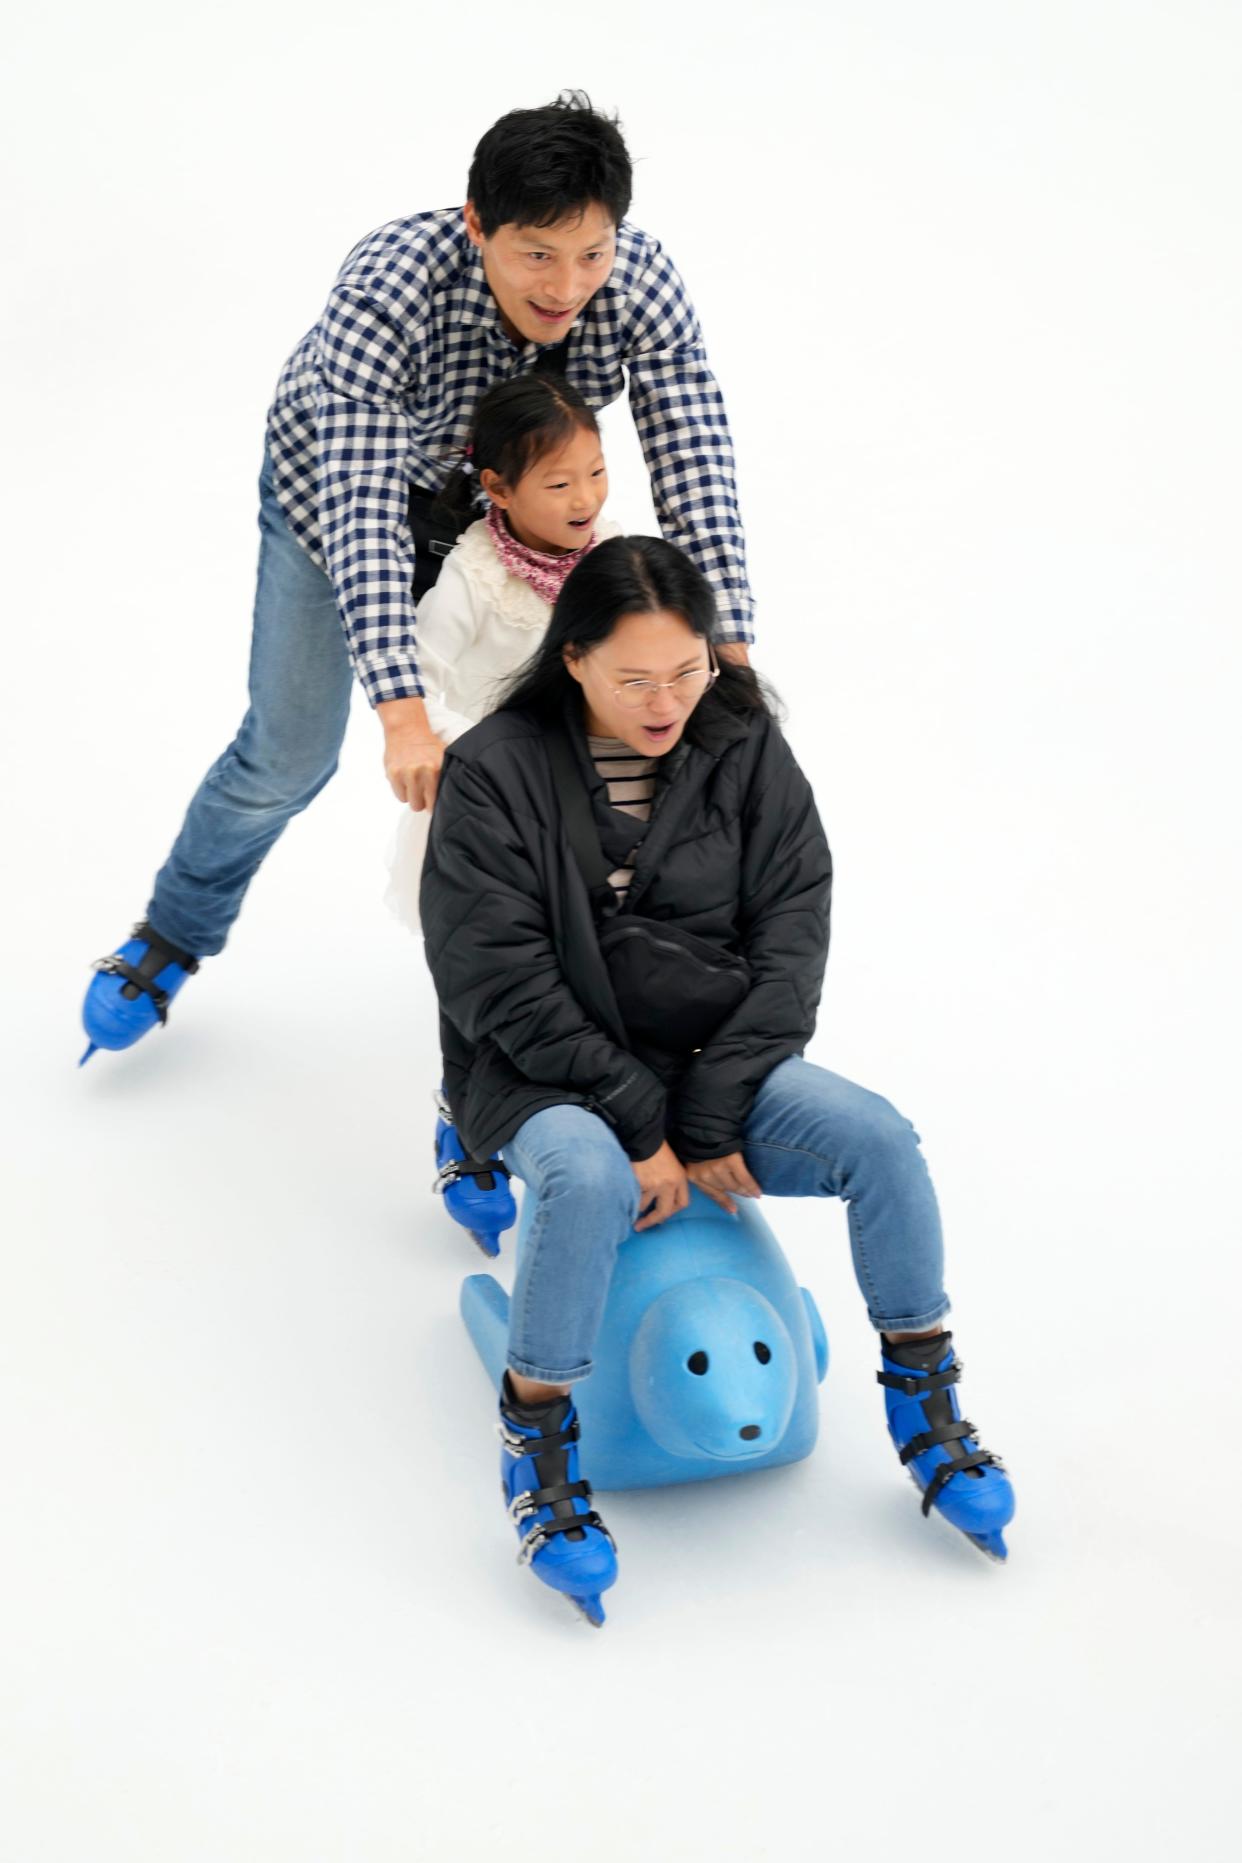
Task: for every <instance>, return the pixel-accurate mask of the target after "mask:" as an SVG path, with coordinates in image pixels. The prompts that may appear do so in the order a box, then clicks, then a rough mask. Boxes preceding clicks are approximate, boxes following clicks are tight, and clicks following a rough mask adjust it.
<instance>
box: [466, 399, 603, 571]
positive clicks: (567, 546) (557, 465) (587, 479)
mask: <svg viewBox="0 0 1242 1863" xmlns="http://www.w3.org/2000/svg"><path fill="white" fill-rule="evenodd" d="M479 478H480V481H481V483H482V486H483V490H484V491H485V492H486V493H487V495H488V497H489V498H490V499H491V501H492V503H493V504H495V505H499V506H500V508H501V510H502V511H503V512H504V514H505V517H506V518H507V519H508V522H509V529H510V530H511V531H512V532H513V535H514V536H515V537H516V538H517V540H518V542H519V543H524V544H525V545H526V548H527V549H528V550H542V551H543V552H544V553H545V554H546V555H548V556H562V555H564V553H565V552H566V551H567V550H580V549H581V548H582V546H583V544H585V543H587V542H588V541H589V540H590V536H591V532H592V531H593V530H594V529H595V520H596V518H597V517H598V516H599V513H600V510H601V508H602V506H603V503H604V500H605V498H607V496H608V468H607V467H606V466H605V464H604V455H603V452H602V451H601V449H600V444H599V435H598V434H597V433H592V432H591V430H590V428H588V427H575V428H574V431H573V434H572V435H571V437H570V438H569V439H568V440H567V441H566V442H565V444H564V446H561V447H558V448H557V449H556V451H555V452H554V453H545V454H544V455H543V456H542V458H540V459H537V460H536V461H535V463H534V465H533V466H531V467H530V468H529V469H528V470H527V471H526V472H524V473H523V474H522V476H521V478H520V479H519V480H518V482H517V484H516V485H515V486H509V485H506V484H505V482H504V480H503V479H502V478H501V477H500V476H499V474H498V473H495V472H490V471H488V472H482V473H480V474H479Z"/></svg>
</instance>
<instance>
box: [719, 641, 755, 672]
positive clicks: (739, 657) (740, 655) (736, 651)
mask: <svg viewBox="0 0 1242 1863" xmlns="http://www.w3.org/2000/svg"><path fill="white" fill-rule="evenodd" d="M716 652H717V654H718V655H719V657H720V658H721V659H722V660H732V662H733V664H734V666H749V665H750V648H749V647H748V646H747V645H746V642H745V641H744V640H722V641H721V642H720V644H719V646H718V647H717V648H716Z"/></svg>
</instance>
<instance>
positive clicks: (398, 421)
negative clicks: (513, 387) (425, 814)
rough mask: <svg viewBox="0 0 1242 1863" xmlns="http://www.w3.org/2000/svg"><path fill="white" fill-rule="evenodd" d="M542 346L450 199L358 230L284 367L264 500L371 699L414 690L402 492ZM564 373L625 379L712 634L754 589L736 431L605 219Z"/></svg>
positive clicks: (421, 478) (612, 394)
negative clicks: (595, 282)
mask: <svg viewBox="0 0 1242 1863" xmlns="http://www.w3.org/2000/svg"><path fill="white" fill-rule="evenodd" d="M539 354H540V347H539V346H538V345H537V344H534V343H526V344H521V343H515V342H514V341H513V340H512V339H511V338H510V337H509V336H508V335H507V334H506V332H505V330H504V328H503V326H502V324H501V322H500V313H499V310H498V308H497V305H496V300H495V298H494V297H493V296H492V293H491V290H490V289H489V287H488V284H487V280H486V278H485V277H484V275H483V261H482V258H481V256H480V254H479V251H478V249H477V248H476V247H475V246H473V245H471V243H470V241H469V240H468V239H467V237H466V231H465V227H464V225H463V224H462V213H461V209H460V208H459V207H454V208H446V209H443V210H440V211H438V212H435V213H420V214H413V215H411V217H410V218H409V219H406V220H394V221H392V222H391V223H390V224H389V225H387V226H382V227H380V228H379V229H378V230H377V231H376V232H374V233H371V234H369V235H368V236H367V238H366V239H364V240H363V241H362V242H361V243H360V244H359V245H357V246H355V248H354V250H353V251H352V252H351V253H350V255H349V257H348V258H347V259H346V261H345V264H344V265H343V266H342V268H341V272H340V275H339V277H338V278H337V281H336V284H335V285H334V286H333V289H332V294H331V296H330V297H329V299H328V303H327V307H326V309H325V310H324V313H323V316H322V317H321V318H320V320H319V322H318V323H317V324H316V325H315V327H314V329H313V330H311V331H309V332H308V334H307V335H306V336H305V337H304V338H303V340H302V342H301V343H299V345H298V347H297V349H296V350H295V351H294V352H293V355H292V356H291V357H290V358H289V360H288V362H287V363H286V364H285V367H284V369H283V371H282V373H281V377H280V380H279V382H278V383H277V386H276V396H275V400H274V401H273V403H272V406H271V409H270V411H269V413H268V446H269V450H270V452H271V456H272V463H273V467H274V471H275V485H276V496H277V498H278V499H279V501H280V506H281V509H282V510H283V512H284V514H285V517H286V518H287V520H288V523H289V526H290V528H291V529H292V531H293V532H294V534H295V536H296V537H297V538H298V539H299V541H300V542H301V544H302V546H303V548H304V549H305V550H306V551H307V552H308V554H309V555H310V556H311V558H312V559H313V560H314V561H315V562H316V563H318V564H319V566H320V567H321V568H323V569H326V570H327V572H328V575H329V576H330V577H331V579H332V584H333V588H334V589H335V591H336V599H337V605H338V607H339V609H340V612H341V618H342V621H343V622H344V626H345V634H346V638H347V641H348V644H349V650H350V654H351V657H352V659H353V663H354V667H355V670H356V671H357V674H358V678H359V679H360V680H361V682H362V685H363V687H364V688H365V690H366V693H367V696H368V698H369V699H370V701H371V703H372V704H373V705H374V704H377V703H380V702H382V701H384V700H387V699H405V698H413V697H419V696H421V695H422V693H423V685H422V681H421V679H420V678H419V672H418V651H417V645H416V639H415V626H414V602H413V596H412V594H411V585H412V580H413V573H414V540H413V537H412V536H411V533H410V528H409V521H408V516H407V494H408V490H409V487H410V486H412V485H413V486H416V487H419V488H421V489H423V490H427V491H430V490H434V489H436V488H437V487H439V486H440V485H441V484H443V482H444V480H445V479H446V478H447V476H448V473H449V470H450V467H451V459H450V455H451V454H452V452H453V450H454V449H460V448H461V447H462V446H464V445H465V442H466V437H467V433H468V429H469V424H470V417H471V415H472V413H473V411H474V408H475V405H476V403H477V402H478V400H479V397H480V396H481V395H482V394H483V393H484V391H485V390H486V389H488V388H490V387H491V386H492V384H493V383H495V382H498V381H502V380H504V379H505V378H506V377H508V376H511V375H520V374H521V373H522V372H523V371H524V370H526V369H529V368H531V367H532V366H533V364H534V363H535V361H536V360H537V358H538V356H539ZM564 367H565V373H566V374H567V376H568V377H569V379H570V381H571V382H572V383H573V384H574V386H575V387H576V388H577V390H578V392H579V393H580V394H581V395H582V396H583V397H584V399H585V400H586V401H587V402H589V403H590V405H591V406H592V407H595V408H601V407H606V406H607V405H608V403H609V402H611V401H615V400H616V399H617V398H618V396H619V395H620V394H621V393H622V391H623V389H624V387H625V376H624V374H623V372H622V371H623V368H624V369H628V370H629V378H630V381H629V388H630V407H631V410H632V412H633V415H634V424H635V426H636V428H637V430H638V436H639V439H640V441H641V442H642V448H643V454H644V457H645V458H646V461H647V469H648V471H649V473H650V474H651V488H652V496H653V499H654V502H655V507H656V511H657V513H658V516H659V520H660V527H661V529H662V531H663V533H664V535H665V536H666V537H667V538H668V539H669V540H670V541H671V542H673V543H676V544H679V545H680V546H681V547H682V548H683V549H684V550H686V551H687V552H688V554H689V555H690V556H691V557H692V558H693V559H694V561H695V562H696V563H697V564H698V566H699V568H700V569H701V570H702V571H703V573H704V574H705V575H706V576H707V578H708V580H709V581H710V583H711V584H712V587H713V588H714V590H715V592H716V599H717V602H718V604H719V608H720V622H721V626H720V631H721V637H722V638H723V639H725V640H742V641H749V640H750V639H751V638H752V635H751V606H752V605H751V596H750V588H749V584H748V582H747V579H746V553H745V543H744V540H743V536H742V525H741V519H740V518H739V516H738V508H737V493H736V490H735V486H734V473H733V442H732V440H731V439H730V436H729V425H728V421H727V419H726V417H725V410H724V403H723V402H722V400H721V398H720V390H719V388H718V387H717V386H716V382H715V378H714V377H713V375H712V372H711V370H710V368H709V367H708V365H707V357H706V355H705V354H704V349H703V338H702V335H701V333H700V331H699V325H698V319H697V318H696V316H695V314H694V308H693V306H692V305H691V303H690V301H689V299H688V298H687V296H686V290H685V286H684V285H683V284H682V282H681V279H680V278H679V277H678V275H677V272H676V270H675V268H674V267H673V265H672V264H671V263H670V261H669V259H668V257H667V255H666V254H665V253H664V252H663V251H662V249H661V247H660V245H659V243H658V241H656V240H654V239H652V238H650V237H649V235H648V234H646V233H642V232H640V231H639V229H638V228H637V227H634V226H631V225H630V224H629V222H628V221H624V220H623V221H622V222H621V224H620V226H619V227H618V228H617V256H616V263H615V264H614V266H613V269H612V274H611V276H610V277H609V279H608V282H607V284H605V285H602V286H601V287H600V289H599V290H598V291H597V292H596V293H595V295H594V297H592V298H591V299H590V301H589V302H588V303H587V304H586V305H585V306H584V307H583V309H582V310H581V311H580V312H579V314H578V316H577V318H576V319H575V321H574V324H573V326H572V328H571V330H570V333H569V338H568V343H567V347H566V350H565V364H564Z"/></svg>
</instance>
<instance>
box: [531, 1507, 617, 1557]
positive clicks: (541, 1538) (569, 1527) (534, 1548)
mask: <svg viewBox="0 0 1242 1863" xmlns="http://www.w3.org/2000/svg"><path fill="white" fill-rule="evenodd" d="M582 1527H594V1528H595V1529H596V1531H597V1532H598V1533H602V1534H603V1536H604V1538H605V1539H606V1540H607V1541H608V1544H609V1545H610V1546H611V1547H612V1550H613V1551H614V1552H616V1550H617V1542H616V1540H614V1539H613V1537H612V1534H611V1533H610V1532H609V1531H608V1529H607V1527H606V1526H605V1525H604V1523H603V1521H602V1520H601V1519H600V1517H599V1515H598V1514H597V1513H596V1511H595V1509H594V1508H593V1507H592V1508H591V1509H590V1510H589V1511H588V1512H587V1513H585V1514H566V1516H565V1518H564V1519H563V1520H539V1521H536V1523H535V1525H534V1526H533V1527H532V1528H531V1530H530V1532H529V1533H528V1534H527V1535H526V1536H525V1538H524V1539H523V1541H522V1544H521V1545H520V1546H519V1547H518V1555H517V1562H518V1564H519V1565H529V1564H530V1562H531V1560H532V1559H533V1558H534V1556H535V1554H536V1553H537V1552H540V1551H541V1550H542V1549H543V1547H545V1546H546V1545H547V1543H548V1541H549V1540H550V1539H551V1538H552V1536H553V1534H554V1533H573V1532H576V1531H577V1530H578V1529H579V1528H582Z"/></svg>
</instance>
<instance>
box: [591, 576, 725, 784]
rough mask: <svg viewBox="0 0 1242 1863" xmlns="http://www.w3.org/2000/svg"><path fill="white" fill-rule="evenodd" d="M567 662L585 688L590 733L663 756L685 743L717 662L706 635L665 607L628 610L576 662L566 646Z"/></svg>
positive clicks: (646, 753)
mask: <svg viewBox="0 0 1242 1863" xmlns="http://www.w3.org/2000/svg"><path fill="white" fill-rule="evenodd" d="M564 660H565V665H566V667H567V669H568V671H569V672H570V673H571V674H572V675H573V677H574V678H575V679H576V680H577V681H578V684H579V685H580V686H581V687H582V697H583V700H584V702H585V706H586V727H587V730H588V731H589V732H591V733H592V734H593V735H594V736H596V737H616V738H620V740H621V742H622V743H623V744H628V745H629V746H630V748H631V750H636V751H638V752H639V753H640V754H641V755H642V756H644V757H662V756H664V755H665V753H666V752H667V751H670V750H671V749H672V748H673V746H674V744H676V743H678V742H679V741H680V738H681V734H682V732H683V731H684V730H685V728H686V720H687V718H688V717H689V716H690V714H691V712H692V711H693V710H694V708H695V706H696V705H697V704H698V702H699V700H700V699H701V698H702V696H703V694H704V693H705V692H706V691H707V689H708V687H709V686H710V684H711V673H712V671H713V668H714V664H715V663H714V660H713V658H712V654H711V649H710V648H709V646H708V644H707V642H706V641H705V640H704V638H703V636H702V635H701V634H696V633H695V631H694V629H693V628H692V627H690V626H688V625H687V623H686V622H685V621H683V620H682V618H681V616H680V615H675V614H672V613H670V612H669V611H668V610H667V609H663V608H662V609H658V610H657V611H656V612H655V613H654V614H639V615H623V616H622V617H621V619H620V620H619V621H618V622H617V625H616V626H615V627H614V628H613V630H612V633H611V634H610V635H609V636H608V638H607V640H602V641H601V642H600V643H599V645H598V646H597V647H592V648H591V649H590V651H589V652H588V653H584V654H582V655H581V656H580V657H579V658H577V659H575V658H574V657H573V655H572V652H571V650H570V649H569V648H566V650H565V654H564ZM672 681H676V682H677V683H676V685H675V686H673V685H671V684H670V682H672ZM638 682H642V683H638Z"/></svg>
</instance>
